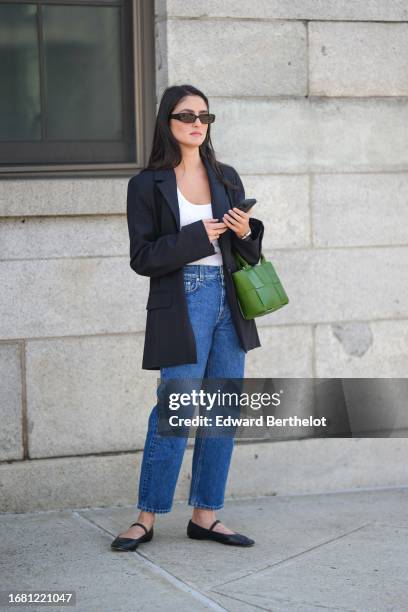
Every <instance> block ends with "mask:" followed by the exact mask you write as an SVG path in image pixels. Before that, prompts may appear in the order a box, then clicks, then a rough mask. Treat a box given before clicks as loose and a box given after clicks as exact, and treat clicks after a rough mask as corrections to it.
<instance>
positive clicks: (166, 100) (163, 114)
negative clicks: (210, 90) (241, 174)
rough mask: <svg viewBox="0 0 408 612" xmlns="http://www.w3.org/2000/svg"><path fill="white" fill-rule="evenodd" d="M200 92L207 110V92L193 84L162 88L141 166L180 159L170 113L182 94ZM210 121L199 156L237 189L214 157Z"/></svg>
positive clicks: (164, 164) (165, 164)
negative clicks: (146, 157)
mask: <svg viewBox="0 0 408 612" xmlns="http://www.w3.org/2000/svg"><path fill="white" fill-rule="evenodd" d="M191 95H192V96H200V97H201V98H202V99H203V100H204V102H205V103H206V105H207V108H208V110H210V105H209V103H208V98H207V96H206V95H205V94H204V93H203V92H202V91H200V90H199V89H197V88H196V87H193V85H188V84H185V85H172V86H171V87H167V89H165V90H164V92H163V95H162V98H161V101H160V105H159V110H158V112H157V117H156V123H155V127H154V134H153V143H152V150H151V153H150V157H149V162H148V164H147V166H145V168H144V169H146V170H153V169H155V170H156V169H158V168H166V169H167V168H174V167H175V166H178V164H179V163H180V162H181V160H182V155H181V150H180V146H179V143H178V142H177V140H176V139H175V138H174V136H173V134H172V132H171V130H170V126H169V121H170V115H171V113H172V112H173V109H174V108H175V106H176V105H177V103H178V102H179V101H180V100H181V99H182V98H184V97H185V96H191ZM210 130H211V124H209V125H208V129H207V135H206V137H205V140H204V142H203V143H202V144H201V145H200V147H199V150H200V157H201V159H207V160H208V162H209V163H210V165H211V167H212V168H213V170H214V172H215V174H216V175H217V176H218V178H219V180H220V181H221V182H222V183H224V184H225V185H226V186H227V187H230V188H232V189H237V186H236V185H234V184H233V183H231V181H229V180H228V179H227V178H226V177H225V176H224V175H223V173H222V170H221V167H220V164H219V162H218V161H217V160H216V157H215V152H214V147H213V145H212V142H211V134H210Z"/></svg>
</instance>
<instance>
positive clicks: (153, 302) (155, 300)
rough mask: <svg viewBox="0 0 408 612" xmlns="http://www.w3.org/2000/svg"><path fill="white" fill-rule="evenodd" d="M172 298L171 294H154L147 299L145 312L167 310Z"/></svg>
mask: <svg viewBox="0 0 408 612" xmlns="http://www.w3.org/2000/svg"><path fill="white" fill-rule="evenodd" d="M172 302H173V296H172V294H171V293H164V292H158V291H157V292H154V293H151V294H150V295H149V297H148V300H147V304H146V310H152V309H153V308H168V307H169V306H171V305H172Z"/></svg>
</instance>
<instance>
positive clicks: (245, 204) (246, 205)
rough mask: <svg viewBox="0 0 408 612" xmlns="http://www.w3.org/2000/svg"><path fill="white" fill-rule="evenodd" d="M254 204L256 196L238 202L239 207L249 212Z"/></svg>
mask: <svg viewBox="0 0 408 612" xmlns="http://www.w3.org/2000/svg"><path fill="white" fill-rule="evenodd" d="M254 204H256V200H255V198H250V199H245V200H242V202H240V203H239V204H237V208H239V209H240V210H243V211H244V212H248V210H249V209H250V208H252V206H253V205H254Z"/></svg>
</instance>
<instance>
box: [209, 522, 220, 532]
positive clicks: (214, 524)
mask: <svg viewBox="0 0 408 612" xmlns="http://www.w3.org/2000/svg"><path fill="white" fill-rule="evenodd" d="M217 523H221V521H220V520H216V521H214V522H213V524H212V525H211V527H210V531H211V530H212V528H213V527H215V526H216V524H217Z"/></svg>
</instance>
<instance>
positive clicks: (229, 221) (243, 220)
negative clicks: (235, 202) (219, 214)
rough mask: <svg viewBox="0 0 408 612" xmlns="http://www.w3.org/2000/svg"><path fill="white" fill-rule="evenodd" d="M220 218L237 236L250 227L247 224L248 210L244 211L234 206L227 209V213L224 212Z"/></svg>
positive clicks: (247, 230)
mask: <svg viewBox="0 0 408 612" xmlns="http://www.w3.org/2000/svg"><path fill="white" fill-rule="evenodd" d="M250 210H251V209H249V211H250ZM222 220H223V221H224V223H225V225H226V226H227V227H229V228H230V229H231V230H232V231H233V232H235V233H236V235H237V236H243V235H244V234H246V233H247V232H249V230H250V229H251V228H250V225H249V212H244V211H243V210H240V209H239V208H236V207H234V208H233V209H229V211H228V213H225V214H224V216H223V218H222Z"/></svg>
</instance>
